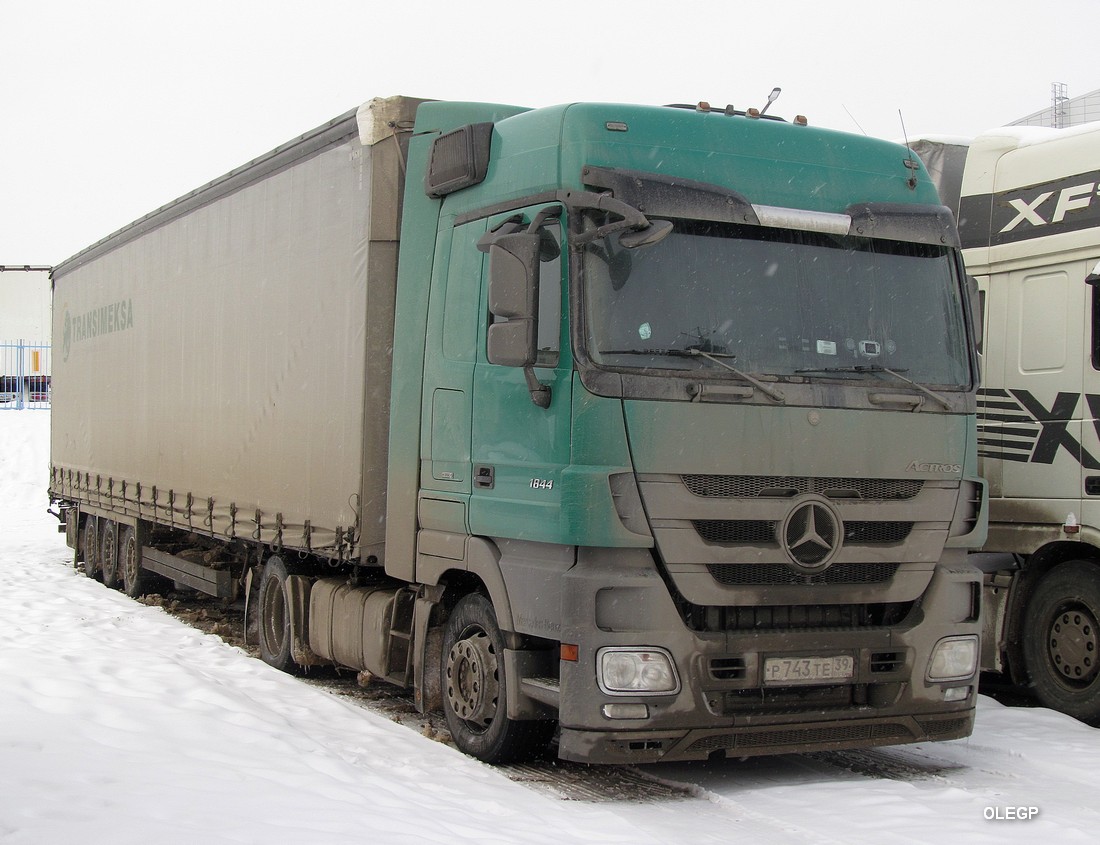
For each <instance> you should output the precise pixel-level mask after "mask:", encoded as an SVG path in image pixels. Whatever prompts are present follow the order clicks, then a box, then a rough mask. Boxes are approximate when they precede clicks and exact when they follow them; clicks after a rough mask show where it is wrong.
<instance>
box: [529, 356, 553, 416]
mask: <svg viewBox="0 0 1100 845" xmlns="http://www.w3.org/2000/svg"><path fill="white" fill-rule="evenodd" d="M523 377H524V378H525V379H527V389H528V390H529V391H530V392H531V401H532V402H534V403H535V404H536V405H538V406H539V407H540V408H549V407H550V385H548V384H543V383H542V382H540V381H539V380H538V378H537V377H536V376H535V368H534V367H532V366H531V365H530V364H528V365H527V366H526V367H524V368H523Z"/></svg>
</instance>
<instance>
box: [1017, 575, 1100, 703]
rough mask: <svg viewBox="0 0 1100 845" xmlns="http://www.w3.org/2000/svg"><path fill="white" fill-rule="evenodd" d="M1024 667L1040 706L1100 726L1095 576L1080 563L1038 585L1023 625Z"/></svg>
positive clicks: (1099, 588)
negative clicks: (1097, 723) (1099, 723)
mask: <svg viewBox="0 0 1100 845" xmlns="http://www.w3.org/2000/svg"><path fill="white" fill-rule="evenodd" d="M1024 662H1025V664H1026V666H1027V671H1028V676H1029V677H1030V680H1031V686H1032V689H1033V690H1034V691H1035V695H1036V697H1037V698H1038V699H1039V702H1040V703H1041V704H1043V705H1044V706H1046V707H1050V708H1052V709H1054V710H1060V711H1061V712H1063V713H1067V714H1069V715H1070V716H1073V717H1075V718H1077V719H1081V720H1082V721H1084V722H1091V723H1096V722H1100V570H1098V569H1097V567H1096V566H1094V565H1092V564H1089V563H1085V562H1083V561H1077V560H1074V561H1069V562H1067V563H1062V564H1059V565H1058V566H1056V567H1055V568H1054V569H1052V570H1051V571H1050V572H1049V573H1047V575H1046V576H1045V577H1044V578H1043V580H1042V581H1040V582H1039V585H1038V587H1037V588H1036V589H1035V593H1034V595H1033V596H1032V598H1031V602H1030V603H1029V604H1028V607H1027V611H1026V616H1025V620H1024Z"/></svg>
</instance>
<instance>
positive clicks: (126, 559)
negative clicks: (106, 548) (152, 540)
mask: <svg viewBox="0 0 1100 845" xmlns="http://www.w3.org/2000/svg"><path fill="white" fill-rule="evenodd" d="M118 561H119V568H120V569H121V570H122V591H123V592H124V593H126V595H128V596H129V597H130V598H133V599H136V598H137V597H138V596H143V595H145V593H146V592H148V587H149V585H148V581H149V578H148V577H147V573H146V572H145V570H144V569H142V568H141V549H140V548H139V547H138V541H137V531H135V530H134V529H133V528H127V529H126V530H124V531H123V532H122V539H121V540H120V541H119V544H118Z"/></svg>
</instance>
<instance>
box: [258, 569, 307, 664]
mask: <svg viewBox="0 0 1100 845" xmlns="http://www.w3.org/2000/svg"><path fill="white" fill-rule="evenodd" d="M289 575H290V573H289V572H288V571H287V567H286V564H285V563H284V562H283V560H282V558H279V557H274V556H273V557H269V558H268V559H267V563H265V564H264V568H263V575H261V577H260V595H259V605H260V607H259V617H260V619H259V622H260V656H261V657H262V658H263V660H264V663H267V664H268V665H270V666H274V667H275V668H276V669H279V670H280V671H283V672H291V673H293V672H294V671H295V670H296V669H297V668H298V664H297V663H295V662H294V657H293V652H292V650H291V638H290V594H289V591H288V588H287V578H288V577H289Z"/></svg>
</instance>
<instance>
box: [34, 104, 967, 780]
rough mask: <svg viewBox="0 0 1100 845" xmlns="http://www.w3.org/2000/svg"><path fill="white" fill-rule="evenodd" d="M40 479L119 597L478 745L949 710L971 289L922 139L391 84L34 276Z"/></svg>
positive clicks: (631, 751) (956, 641) (763, 728)
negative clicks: (199, 614)
mask: <svg viewBox="0 0 1100 845" xmlns="http://www.w3.org/2000/svg"><path fill="white" fill-rule="evenodd" d="M52 280H53V295H54V311H53V313H54V319H55V326H54V337H55V339H56V344H57V349H56V353H55V360H54V366H53V412H52V425H53V431H52V457H51V470H50V473H51V475H50V493H51V496H52V497H53V499H54V500H55V502H56V503H57V504H58V505H59V507H60V511H59V512H60V514H61V517H62V521H63V523H64V528H65V531H66V535H67V541H68V543H69V545H70V546H71V547H72V548H73V549H74V563H79V562H83V566H84V570H85V572H86V573H87V574H88V575H90V576H93V577H97V578H101V579H102V580H103V581H104V582H105V583H106V584H108V585H112V586H114V585H117V584H121V586H122V587H123V589H124V590H125V591H126V592H127V593H129V594H130V595H134V596H136V595H139V594H141V593H142V592H143V591H145V590H147V589H149V588H150V581H151V579H153V578H160V579H167V580H168V581H170V582H172V583H173V584H175V585H176V586H177V587H188V588H190V589H194V590H199V591H202V592H204V593H208V594H210V595H214V596H219V597H222V598H224V599H226V600H238V599H243V602H244V604H245V606H246V618H248V619H250V620H252V621H253V623H254V627H255V632H254V635H255V636H256V638H257V639H258V645H259V649H260V652H261V654H262V656H263V659H264V660H265V661H267V662H268V663H269V664H271V665H273V666H276V667H278V668H280V669H284V670H288V671H305V670H307V669H308V668H309V667H311V666H314V665H318V664H322V663H331V664H337V665H339V666H344V667H350V668H352V669H355V670H359V671H361V672H364V673H367V674H369V675H371V676H374V677H376V678H378V679H381V680H385V681H389V682H392V683H394V684H398V685H401V686H403V687H406V688H410V689H411V690H413V692H414V694H415V701H416V704H417V706H418V707H419V708H421V709H422V710H425V711H426V710H428V709H435V708H441V709H442V710H443V712H444V713H445V715H446V719H447V723H448V726H449V728H450V731H451V733H452V735H453V737H454V740H455V742H456V744H457V746H458V747H459V748H461V749H462V750H464V751H466V752H467V753H470V754H472V755H474V756H477V757H479V758H481V759H484V760H487V761H502V760H511V759H518V758H521V757H523V756H525V755H526V754H529V753H531V752H533V751H535V750H537V749H539V748H541V747H545V746H546V745H547V744H548V743H556V747H557V753H558V754H559V755H560V756H561V757H562V758H565V759H569V760H578V761H586V762H596V763H627V762H629V763H633V762H647V761H654V760H684V759H703V758H708V757H714V756H724V755H729V756H736V757H741V756H747V755H755V754H765V753H780V752H789V751H805V750H811V749H812V750H819V749H837V748H851V747H861V746H873V745H883V744H895V743H906V742H916V741H921V740H940V739H954V738H957V737H961V736H966V735H967V734H968V733H969V732H970V731H971V729H972V725H973V718H974V708H975V701H976V687H977V661H978V652H979V633H980V613H981V578H980V573H979V572H978V570H977V569H976V568H975V567H974V566H973V565H972V564H971V562H970V561H969V558H968V554H967V553H968V551H969V550H971V549H974V548H977V547H979V546H980V545H981V544H982V542H983V541H984V540H985V533H986V516H985V496H984V490H985V488H984V483H983V482H982V481H981V479H980V478H979V477H978V473H977V444H976V430H975V410H976V389H977V385H978V372H977V358H976V352H975V341H976V328H977V327H976V326H975V325H974V323H973V315H972V308H971V291H970V290H969V289H968V286H967V283H966V278H965V275H964V272H963V268H962V263H961V258H960V253H959V240H958V232H957V228H956V226H955V221H954V219H953V217H952V215H951V213H950V212H949V211H948V210H947V209H946V208H945V207H943V206H942V205H941V204H940V202H939V199H938V196H937V194H936V190H935V186H934V184H933V182H932V181H931V180H930V179H929V177H928V175H927V173H926V171H925V170H924V168H923V167H922V165H921V164H920V163H919V161H918V160H917V159H916V158H915V157H914V156H913V155H912V154H910V153H909V152H908V151H907V150H906V149H905V148H904V147H901V146H897V145H894V144H891V143H887V142H883V141H878V140H874V139H870V138H864V137H859V136H853V135H848V134H845V133H840V132H833V131H829V130H826V129H818V128H813V127H810V126H809V125H807V121H806V120H805V119H803V118H796V119H795V120H793V121H791V122H788V121H785V120H781V119H778V118H775V117H774V116H772V115H764V114H761V113H760V112H759V111H756V110H752V109H746V110H739V109H735V108H734V107H732V106H730V107H726V108H724V109H723V108H712V107H711V106H709V105H708V104H706V103H700V104H698V105H696V106H690V107H683V106H673V107H652V106H634V105H619V104H598V103H575V104H569V105H563V106H555V107H545V108H536V109H528V108H521V107H512V106H502V105H493V104H479V103H459V102H437V101H423V100H418V99H413V98H407V97H391V98H384V99H375V100H371V101H370V102H368V103H366V104H364V105H363V106H362V107H360V108H359V109H357V110H355V111H351V112H349V113H347V114H345V115H342V116H340V117H338V118H336V119H335V120H333V121H331V122H330V123H328V124H326V125H324V126H322V127H319V128H318V129H316V130H314V131H312V132H309V133H307V134H305V135H303V136H301V137H300V138H297V139H296V140H294V141H292V142H290V143H288V144H286V145H283V146H281V147H279V148H277V149H275V150H273V151H272V152H270V153H269V154H267V155H264V156H261V157H260V158H258V159H256V160H254V161H252V162H250V163H249V164H247V165H245V166H243V167H241V168H239V169H237V170H234V171H232V172H230V173H228V174H226V175H225V176H223V177H221V178H219V179H216V180H214V181H213V182H210V183H209V184H207V185H205V186H203V187H201V188H199V189H197V190H196V191H194V192H192V193H190V194H188V195H186V196H184V197H181V198H180V199H178V200H176V201H175V202H172V203H170V204H168V205H166V206H164V207H162V208H160V209H158V210H156V211H154V212H152V213H151V214H149V215H147V216H146V217H144V218H142V219H140V220H138V221H136V222H134V223H133V224H131V225H129V226H127V227H125V228H123V229H121V230H119V231H118V232H115V233H114V234H113V235H110V236H109V237H107V238H105V239H104V240H102V241H100V242H99V243H96V244H94V245H92V246H91V247H89V248H88V249H86V250H84V251H82V252H80V253H78V254H77V255H75V256H73V257H72V258H70V259H68V260H67V261H65V262H63V263H62V264H60V265H59V266H57V267H56V268H55V269H54V271H53V274H52Z"/></svg>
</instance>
